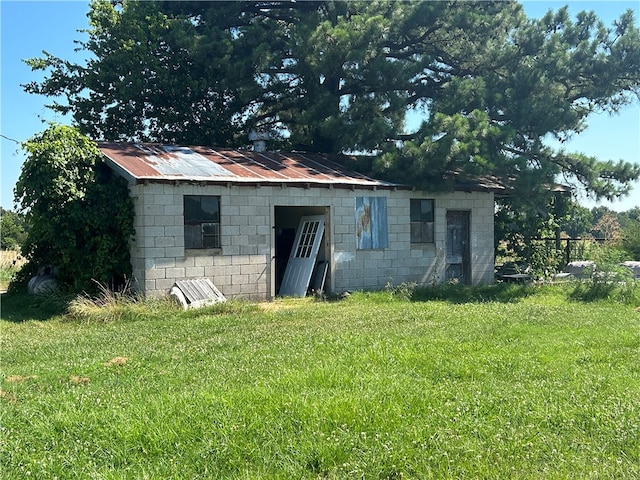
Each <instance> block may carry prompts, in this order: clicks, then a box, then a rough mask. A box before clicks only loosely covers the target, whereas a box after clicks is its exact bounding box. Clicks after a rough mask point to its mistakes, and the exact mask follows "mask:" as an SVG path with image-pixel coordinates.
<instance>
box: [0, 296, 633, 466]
mask: <svg viewBox="0 0 640 480" xmlns="http://www.w3.org/2000/svg"><path fill="white" fill-rule="evenodd" d="M448 298H449V299H448V300H447V299H443V298H439V297H434V296H432V297H431V298H428V296H426V295H422V296H421V295H416V296H414V300H413V301H407V300H403V299H402V298H397V297H394V296H393V295H391V294H390V293H389V292H380V293H376V294H354V295H352V296H350V297H348V298H347V299H345V300H342V301H339V302H319V301H314V300H312V299H301V300H282V301H277V302H273V303H271V304H269V305H268V306H266V307H264V306H257V305H251V304H242V303H234V302H231V303H229V304H228V305H224V306H218V307H217V308H208V309H205V310H201V311H190V312H182V311H179V310H173V309H171V308H168V307H167V306H166V305H154V304H141V305H138V304H131V305H126V306H124V307H122V311H121V313H122V317H121V318H120V319H118V320H112V321H108V322H100V321H97V320H96V318H97V317H92V316H89V317H86V318H84V317H81V318H80V319H79V318H77V317H74V318H70V317H69V316H68V315H56V314H55V308H54V307H51V306H49V308H51V309H52V310H48V311H45V310H43V307H44V305H43V303H39V304H38V303H37V302H43V300H42V299H37V298H27V297H24V296H19V295H16V294H5V295H3V296H2V318H3V320H2V321H1V323H0V326H1V335H2V344H1V350H0V355H1V357H0V387H1V393H0V415H1V418H0V476H2V478H5V479H14V478H15V479H18V478H19V479H23V478H28V477H32V478H38V479H51V478H65V479H67V478H100V479H103V478H104V479H120V478H131V479H140V478H150V479H170V478H171V479H196V478H225V479H227V478H228V479H258V478H265V479H274V478H275V479H304V478H309V479H312V478H313V479H315V478H365V479H392V478H417V479H429V478H435V479H441V478H460V479H467V478H481V479H503V478H522V479H539V478H545V479H555V478H566V479H589V478H598V479H603V478H610V479H626V478H628V479H632V478H640V312H638V311H636V309H635V307H636V306H637V305H635V304H633V305H625V304H621V303H616V302H612V301H596V302H588V303H586V302H579V301H574V300H570V299H569V290H568V289H567V288H563V289H557V288H543V289H539V290H535V291H534V290H533V288H532V287H509V288H508V289H507V290H505V289H504V288H502V289H500V288H497V287H495V288H494V289H486V290H483V291H477V290H476V291H473V293H471V294H469V295H466V296H465V295H462V296H458V297H456V296H450V297H448ZM38 312H45V313H38ZM88 318H89V320H88Z"/></svg>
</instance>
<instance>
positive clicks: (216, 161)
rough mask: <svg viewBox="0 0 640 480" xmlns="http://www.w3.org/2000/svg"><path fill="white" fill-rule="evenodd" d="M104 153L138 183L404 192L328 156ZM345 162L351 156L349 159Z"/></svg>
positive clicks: (143, 149)
mask: <svg viewBox="0 0 640 480" xmlns="http://www.w3.org/2000/svg"><path fill="white" fill-rule="evenodd" d="M98 147H99V148H100V150H101V151H102V153H103V154H104V155H105V156H106V157H107V158H108V159H109V160H110V161H111V162H112V163H113V164H115V165H116V166H117V167H118V168H119V169H121V170H123V171H124V172H126V174H127V175H128V176H130V177H131V179H133V180H134V181H146V180H149V181H174V180H191V181H202V182H207V181H210V182H219V181H225V182H236V183H247V182H259V183H271V182H272V183H309V184H313V183H315V184H332V185H340V184H342V185H357V186H366V187H400V186H401V185H399V184H393V183H389V182H384V181H380V180H376V179H374V178H371V177H367V176H366V175H362V174H359V173H356V172H353V171H350V170H348V169H346V168H345V167H343V166H342V165H340V164H339V163H337V162H335V161H332V160H330V159H329V158H328V157H327V156H325V155H320V154H308V153H304V154H303V153H297V152H291V153H278V152H254V151H244V150H234V149H228V148H217V149H212V148H207V147H196V146H193V147H191V146H174V145H157V144H141V143H139V144H132V143H109V142H99V143H98ZM345 158H346V157H345Z"/></svg>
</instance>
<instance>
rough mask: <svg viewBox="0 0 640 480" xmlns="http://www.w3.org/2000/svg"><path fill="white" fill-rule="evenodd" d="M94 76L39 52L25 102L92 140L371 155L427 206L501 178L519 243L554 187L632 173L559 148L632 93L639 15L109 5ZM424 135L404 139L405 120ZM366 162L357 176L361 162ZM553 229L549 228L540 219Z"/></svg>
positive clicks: (602, 182) (98, 28) (438, 6)
mask: <svg viewBox="0 0 640 480" xmlns="http://www.w3.org/2000/svg"><path fill="white" fill-rule="evenodd" d="M89 22H90V28H89V30H88V33H89V40H88V41H87V42H85V43H84V44H82V45H81V48H83V49H85V50H86V51H87V53H88V54H89V55H88V60H87V61H86V63H85V64H73V63H70V62H68V61H65V60H63V59H60V58H57V57H54V56H52V55H50V54H46V53H45V56H44V57H43V58H40V59H31V60H29V61H28V63H29V64H30V65H31V67H32V68H33V69H34V70H42V71H45V72H46V73H47V76H46V77H45V79H44V80H43V81H41V82H32V83H30V84H28V85H27V86H26V90H27V91H28V92H32V93H38V94H43V95H47V96H50V97H53V98H58V97H60V96H63V97H66V100H67V102H66V103H64V104H63V103H55V102H54V104H53V105H52V108H53V109H54V110H57V111H61V112H70V113H71V114H72V115H73V118H74V120H75V122H76V123H77V124H78V126H79V128H80V129H81V131H82V132H83V133H85V134H87V135H90V136H91V137H94V138H95V137H103V138H106V139H112V140H118V139H128V140H154V141H162V142H176V143H204V144H219V145H229V146H238V145H243V144H245V143H246V140H245V139H246V138H247V133H248V132H249V131H250V130H251V129H254V128H262V129H266V130H269V131H270V132H271V133H272V134H273V135H274V136H275V137H276V139H275V141H274V145H275V146H278V147H281V148H295V149H304V150H311V151H319V152H327V153H337V152H358V153H363V154H368V155H369V157H368V160H369V163H368V166H369V168H370V170H371V171H372V172H373V173H375V174H377V175H379V176H385V177H386V178H389V179H392V180H396V181H400V182H406V183H412V184H416V185H418V186H421V187H425V188H427V189H430V190H446V189H450V188H451V187H452V185H453V182H454V180H455V179H461V178H462V179H465V178H471V179H473V178H476V177H477V176H478V175H482V176H491V177H492V178H493V179H494V180H495V181H496V182H498V183H500V184H502V185H503V186H504V187H505V189H506V190H505V191H506V193H507V194H508V195H506V196H504V197H503V198H501V199H500V204H501V209H502V211H504V212H511V218H510V221H511V222H512V223H513V221H514V220H515V219H516V218H517V219H519V222H518V223H517V225H516V224H514V225H513V227H514V228H516V229H523V228H527V227H526V226H527V225H528V224H533V225H538V226H539V227H540V228H539V231H542V230H543V229H544V228H545V224H546V223H547V221H548V220H549V218H548V217H549V215H551V216H552V217H553V218H552V219H551V222H552V223H553V224H554V228H556V227H557V224H558V223H559V222H560V221H561V217H562V216H563V215H565V214H566V212H563V211H560V210H558V208H557V207H556V206H554V210H553V211H552V212H550V213H549V211H548V210H547V208H548V206H549V205H550V202H553V200H550V198H549V195H548V192H549V189H550V187H551V186H552V185H553V184H554V183H555V182H556V181H557V180H558V179H559V178H561V179H562V180H563V181H566V182H569V183H572V184H578V185H582V186H584V187H585V188H586V190H587V191H589V192H590V193H591V194H592V195H593V196H594V197H595V198H607V199H612V198H615V197H618V196H620V195H624V194H626V193H628V191H629V189H630V184H631V181H633V180H634V179H637V178H639V177H640V167H639V166H637V165H633V164H630V163H627V162H623V161H616V160H611V159H599V158H595V157H591V156H588V155H583V154H576V153H571V152H567V151H565V150H563V149H553V148H550V147H549V146H547V145H546V144H545V142H544V140H545V139H546V138H548V137H549V136H552V137H555V138H557V139H558V140H560V141H564V140H566V139H567V138H569V137H571V136H572V135H576V134H579V133H580V132H581V131H583V130H584V128H586V126H587V125H586V120H587V117H588V116H589V115H590V114H591V113H593V112H609V113H611V114H615V113H616V112H617V111H618V110H619V109H620V108H621V107H622V106H624V105H627V104H629V103H631V102H635V101H637V100H638V96H639V94H640V33H639V31H638V29H637V28H636V27H635V26H634V22H635V20H634V16H633V13H632V12H631V11H628V12H626V13H624V14H623V15H622V16H621V17H620V18H619V19H618V20H617V21H615V22H614V24H613V25H612V26H609V27H608V26H605V25H604V24H603V23H602V22H601V21H600V20H599V19H598V18H597V17H596V16H595V15H594V14H593V13H590V12H581V13H579V14H578V15H577V16H576V18H575V19H572V18H570V17H569V14H568V9H567V8H561V9H559V10H558V11H556V12H552V11H550V12H549V13H548V14H546V15H545V16H544V17H543V18H541V19H529V18H527V17H526V16H525V14H524V12H523V10H522V7H521V6H520V5H519V4H518V3H516V2H503V1H488V2H430V1H413V2H394V1H352V2H340V1H310V2H289V1H259V2H258V1H243V2H191V1H186V2H170V1H166V2H134V1H127V0H122V1H120V2H110V1H107V0H96V1H94V2H93V3H92V4H91V7H90V11H89ZM408 112H419V113H420V114H421V115H422V116H423V118H424V121H423V122H422V123H421V125H420V126H419V127H418V128H416V129H414V130H412V131H409V130H408V129H407V127H406V120H407V113H408ZM363 164H364V163H363ZM541 211H546V212H548V213H547V214H545V215H543V216H542V217H541V216H540V214H539V212H541Z"/></svg>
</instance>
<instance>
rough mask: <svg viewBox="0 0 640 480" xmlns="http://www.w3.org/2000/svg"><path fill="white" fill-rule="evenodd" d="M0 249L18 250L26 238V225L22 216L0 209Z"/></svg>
mask: <svg viewBox="0 0 640 480" xmlns="http://www.w3.org/2000/svg"><path fill="white" fill-rule="evenodd" d="M0 217H1V219H0V222H1V223H2V225H1V226H0V248H1V249H2V250H19V249H20V245H22V244H23V243H24V241H25V239H26V237H27V230H28V225H27V223H26V221H25V218H24V215H21V214H19V213H17V212H13V211H11V210H5V209H4V208H0Z"/></svg>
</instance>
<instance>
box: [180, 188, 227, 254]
mask: <svg viewBox="0 0 640 480" xmlns="http://www.w3.org/2000/svg"><path fill="white" fill-rule="evenodd" d="M184 248H220V197H218V196H214V195H185V196H184Z"/></svg>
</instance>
